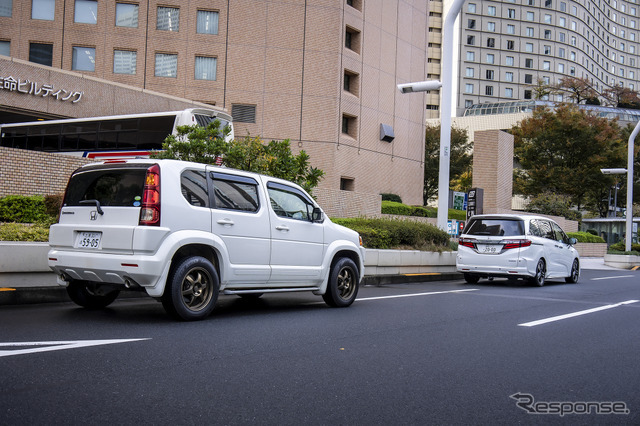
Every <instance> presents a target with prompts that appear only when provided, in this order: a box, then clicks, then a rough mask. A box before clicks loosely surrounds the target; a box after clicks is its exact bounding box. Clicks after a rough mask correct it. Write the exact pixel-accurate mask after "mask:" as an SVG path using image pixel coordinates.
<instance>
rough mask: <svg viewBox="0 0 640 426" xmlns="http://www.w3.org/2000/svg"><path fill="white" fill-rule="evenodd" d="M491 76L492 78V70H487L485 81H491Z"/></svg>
mask: <svg viewBox="0 0 640 426" xmlns="http://www.w3.org/2000/svg"><path fill="white" fill-rule="evenodd" d="M493 76H494V72H493V70H487V72H486V77H487V80H493Z"/></svg>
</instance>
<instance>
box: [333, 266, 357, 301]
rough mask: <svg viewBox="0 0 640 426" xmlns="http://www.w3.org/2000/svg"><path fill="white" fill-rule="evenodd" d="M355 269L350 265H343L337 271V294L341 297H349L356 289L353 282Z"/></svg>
mask: <svg viewBox="0 0 640 426" xmlns="http://www.w3.org/2000/svg"><path fill="white" fill-rule="evenodd" d="M355 275H356V274H355V271H354V270H353V268H352V267H351V265H345V266H344V267H342V269H340V272H338V277H337V288H338V294H339V296H340V297H341V298H342V299H349V298H350V297H351V296H353V292H354V291H356V286H355V285H354V283H355Z"/></svg>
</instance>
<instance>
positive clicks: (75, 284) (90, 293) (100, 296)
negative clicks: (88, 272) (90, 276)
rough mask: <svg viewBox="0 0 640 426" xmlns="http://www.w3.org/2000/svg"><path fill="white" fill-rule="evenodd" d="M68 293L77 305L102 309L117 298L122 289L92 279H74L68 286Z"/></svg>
mask: <svg viewBox="0 0 640 426" xmlns="http://www.w3.org/2000/svg"><path fill="white" fill-rule="evenodd" d="M67 294H68V295H69V297H70V298H71V300H73V302H74V303H75V304H77V305H80V306H82V307H84V308H87V309H102V308H106V307H107V306H109V305H110V304H111V303H113V301H114V300H116V298H117V297H118V294H120V290H114V289H113V288H112V287H109V286H105V285H100V284H97V283H93V282H91V281H76V280H74V281H71V282H70V283H69V285H68V286H67Z"/></svg>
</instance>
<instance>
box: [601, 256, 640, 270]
mask: <svg viewBox="0 0 640 426" xmlns="http://www.w3.org/2000/svg"><path fill="white" fill-rule="evenodd" d="M604 264H605V265H608V266H612V267H614V268H620V269H631V268H633V267H634V266H640V256H630V255H626V254H607V255H605V256H604Z"/></svg>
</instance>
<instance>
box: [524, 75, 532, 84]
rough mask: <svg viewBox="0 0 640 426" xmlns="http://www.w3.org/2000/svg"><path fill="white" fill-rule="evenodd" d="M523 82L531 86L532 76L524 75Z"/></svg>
mask: <svg viewBox="0 0 640 426" xmlns="http://www.w3.org/2000/svg"><path fill="white" fill-rule="evenodd" d="M524 82H525V83H526V84H531V83H533V75H532V74H525V75H524Z"/></svg>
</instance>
